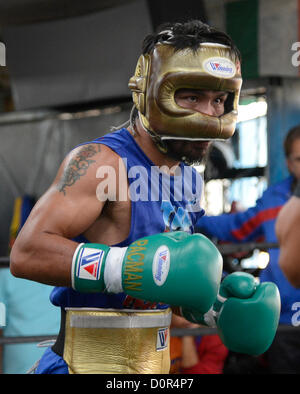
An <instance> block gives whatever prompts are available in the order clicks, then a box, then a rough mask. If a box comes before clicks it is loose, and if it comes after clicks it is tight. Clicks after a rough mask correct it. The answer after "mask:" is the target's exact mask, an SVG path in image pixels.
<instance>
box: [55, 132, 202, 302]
mask: <svg viewBox="0 0 300 394" xmlns="http://www.w3.org/2000/svg"><path fill="white" fill-rule="evenodd" d="M88 143H97V144H104V145H106V146H107V147H109V148H110V149H112V150H113V151H114V152H116V153H117V154H118V155H119V156H120V160H122V162H123V163H124V165H125V168H126V171H127V178H128V185H129V192H130V198H131V225H130V232H129V235H128V237H127V238H126V239H125V240H124V241H122V242H120V243H118V244H116V245H113V246H119V247H122V246H128V245H129V244H131V243H132V242H134V241H135V240H137V239H139V238H142V237H144V236H147V235H152V234H157V233H163V232H166V231H178V230H181V231H186V232H189V233H193V232H194V227H195V224H196V222H197V220H198V219H199V218H200V217H201V216H202V215H203V214H204V210H203V209H202V208H201V207H200V200H201V195H202V189H203V180H202V177H201V176H200V174H199V173H198V172H197V171H196V170H195V169H194V168H193V167H190V166H187V165H184V163H180V171H179V172H178V174H177V173H176V175H175V176H170V175H168V174H167V173H166V172H164V171H163V169H160V168H159V167H157V166H155V164H154V163H153V162H152V161H151V160H150V159H149V158H148V157H147V156H146V155H145V153H144V152H143V151H142V149H141V148H140V147H139V146H138V144H137V143H136V142H135V140H134V138H133V137H132V136H131V134H130V133H129V131H128V130H127V129H121V130H118V131H116V132H113V133H110V134H107V135H105V136H104V137H100V138H98V139H96V140H94V141H91V142H87V143H86V144H88ZM121 164H122V163H121ZM76 241H77V242H89V241H88V240H86V239H84V238H83V237H82V236H80V237H77V238H76ZM50 300H51V302H52V303H53V304H54V305H57V306H61V307H64V308H65V307H96V308H117V309H123V308H126V309H130V308H134V309H150V308H152V309H162V308H166V307H168V306H167V305H164V304H160V303H148V302H145V301H141V300H137V299H135V298H133V297H130V296H127V295H126V294H125V293H119V294H105V293H93V294H91V293H89V294H84V293H79V292H77V291H75V290H73V289H72V288H67V287H56V288H54V290H53V291H52V293H51V296H50Z"/></svg>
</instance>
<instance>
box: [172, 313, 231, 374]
mask: <svg viewBox="0 0 300 394" xmlns="http://www.w3.org/2000/svg"><path fill="white" fill-rule="evenodd" d="M199 327H201V326H200V325H198V324H193V323H190V322H189V321H187V320H185V319H184V318H182V317H180V316H177V315H173V317H172V325H171V328H199ZM170 352H171V369H170V373H171V374H180V373H181V374H222V373H223V368H224V364H225V361H226V358H227V356H228V353H229V351H228V349H227V348H226V346H224V345H223V343H222V341H221V339H220V337H219V335H217V334H212V335H198V336H192V335H187V336H183V337H175V336H172V337H171V338H170Z"/></svg>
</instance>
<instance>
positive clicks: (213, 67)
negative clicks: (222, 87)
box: [203, 57, 236, 78]
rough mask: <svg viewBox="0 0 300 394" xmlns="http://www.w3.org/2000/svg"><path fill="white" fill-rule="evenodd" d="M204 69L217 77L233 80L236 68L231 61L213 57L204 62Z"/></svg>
mask: <svg viewBox="0 0 300 394" xmlns="http://www.w3.org/2000/svg"><path fill="white" fill-rule="evenodd" d="M203 68H204V70H205V71H206V72H208V73H209V74H211V75H213V76H215V77H222V78H232V77H233V76H234V75H235V72H236V68H235V65H234V64H233V63H232V61H231V60H229V59H226V58H222V57H211V58H209V59H206V60H205V61H204V62H203Z"/></svg>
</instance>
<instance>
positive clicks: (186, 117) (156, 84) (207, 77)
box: [129, 43, 242, 140]
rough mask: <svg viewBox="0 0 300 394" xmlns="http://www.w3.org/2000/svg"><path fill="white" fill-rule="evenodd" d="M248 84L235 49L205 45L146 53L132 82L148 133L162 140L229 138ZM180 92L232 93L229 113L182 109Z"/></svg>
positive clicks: (158, 48) (167, 47) (166, 47)
mask: <svg viewBox="0 0 300 394" xmlns="http://www.w3.org/2000/svg"><path fill="white" fill-rule="evenodd" d="M241 86H242V78H241V69H240V63H239V60H238V59H237V58H236V56H235V54H234V53H233V51H232V50H231V48H230V47H228V46H225V45H222V44H217V43H203V44H201V45H200V47H199V48H198V49H197V51H193V50H192V49H190V48H186V49H182V50H179V51H175V50H174V48H173V47H172V46H171V45H169V44H158V45H156V46H155V48H154V50H153V53H152V54H146V55H141V56H140V58H139V60H138V63H137V66H136V70H135V75H134V76H133V77H132V78H131V79H130V81H129V87H130V89H131V90H132V95H133V102H134V104H135V106H136V108H137V109H138V111H139V115H140V120H141V122H142V125H143V127H144V128H145V129H147V130H148V131H149V132H150V133H151V134H152V135H156V136H159V138H160V139H162V140H164V139H184V140H211V139H220V140H225V139H228V138H230V137H231V136H232V135H233V133H234V131H235V126H236V121H237V108H238V101H239V96H240V91H241ZM179 89H196V90H214V91H222V92H223V91H224V92H228V98H227V100H226V103H225V113H224V115H222V116H220V117H216V116H211V115H206V114H203V113H200V112H197V111H194V110H191V109H186V108H182V107H180V106H179V105H178V104H177V103H176V102H175V93H176V91H178V90H179Z"/></svg>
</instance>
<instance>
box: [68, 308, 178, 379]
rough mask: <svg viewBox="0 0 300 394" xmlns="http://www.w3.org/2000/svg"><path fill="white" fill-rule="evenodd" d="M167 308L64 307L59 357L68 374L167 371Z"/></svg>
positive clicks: (169, 313) (168, 362)
mask: <svg viewBox="0 0 300 394" xmlns="http://www.w3.org/2000/svg"><path fill="white" fill-rule="evenodd" d="M171 316H172V312H171V310H170V309H167V310H146V311H144V310H129V309H121V310H118V309H94V308H91V309H89V308H67V309H66V326H65V343H64V354H63V358H64V360H65V361H66V363H67V364H68V367H69V373H71V374H167V373H169V369H170V351H169V326H170V324H171Z"/></svg>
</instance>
